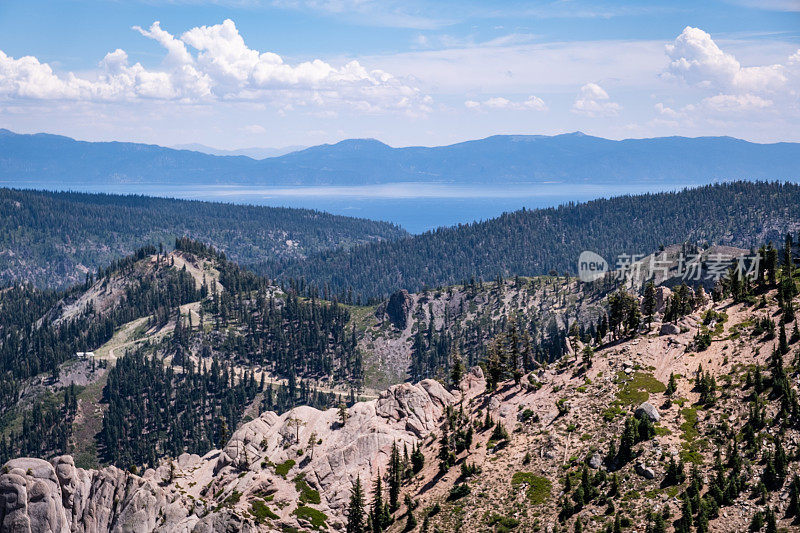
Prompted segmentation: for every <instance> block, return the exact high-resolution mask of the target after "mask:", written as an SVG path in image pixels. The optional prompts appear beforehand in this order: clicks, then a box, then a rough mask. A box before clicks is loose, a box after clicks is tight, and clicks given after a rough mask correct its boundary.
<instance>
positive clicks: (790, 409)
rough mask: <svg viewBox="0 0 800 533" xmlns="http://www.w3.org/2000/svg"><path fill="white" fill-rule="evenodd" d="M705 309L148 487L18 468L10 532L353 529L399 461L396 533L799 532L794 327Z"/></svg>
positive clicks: (284, 426)
mask: <svg viewBox="0 0 800 533" xmlns="http://www.w3.org/2000/svg"><path fill="white" fill-rule="evenodd" d="M660 296H661V298H660V299H665V298H667V297H669V296H670V295H669V293H668V291H666V292H665V290H662V291H661V293H660ZM697 296H698V297H697V298H693V299H692V300H693V302H694V304H693V305H694V309H693V310H692V311H691V312H690V313H688V314H687V315H686V316H683V317H682V318H680V319H677V320H676V321H673V322H669V323H666V322H662V321H661V319H660V318H661V317H660V316H658V315H657V316H656V319H655V321H654V322H653V324H652V325H651V326H650V327H649V328H644V329H643V330H642V331H641V332H640V334H639V335H637V336H636V337H633V338H626V339H620V340H613V339H612V338H611V337H610V336H609V338H607V339H605V342H604V344H602V345H600V346H598V347H596V350H595V351H594V353H593V354H589V355H586V354H585V353H584V352H583V351H582V348H583V347H582V345H580V344H578V345H577V346H576V348H577V350H575V351H574V352H573V353H572V354H571V355H568V356H566V357H565V358H564V359H563V360H562V361H560V362H558V363H556V364H552V365H549V366H545V367H542V368H539V369H538V370H536V371H534V372H532V373H530V374H527V375H523V376H520V377H519V379H518V380H516V381H515V380H508V381H502V382H500V383H498V384H497V386H496V387H495V388H494V389H491V390H487V385H486V379H485V377H484V373H483V372H482V371H481V370H480V369H478V368H476V369H474V370H472V371H470V372H469V373H467V375H466V376H465V378H464V379H463V380H462V381H461V383H460V387H459V388H458V389H454V390H451V391H448V390H446V388H445V387H443V386H442V385H441V384H439V383H438V382H436V381H432V380H425V381H422V382H420V383H418V384H416V385H412V384H402V385H397V386H394V387H391V388H389V389H388V390H386V391H385V392H383V393H382V394H381V395H380V397H379V398H378V399H375V400H372V401H369V402H362V403H358V404H356V405H354V406H353V407H352V408H350V409H349V410H348V411H347V416H346V417H343V416H342V414H343V413H341V412H340V411H338V410H336V409H330V410H327V411H319V410H316V409H312V408H309V407H298V408H295V409H293V410H292V411H289V412H287V413H285V414H283V415H281V416H278V415H276V414H275V413H272V412H265V413H263V414H261V415H260V416H259V417H258V418H256V419H255V420H252V421H250V422H248V423H246V424H244V425H243V426H241V427H240V428H239V429H238V430H237V431H235V432H234V433H233V435H232V436H231V439H230V440H229V442H228V443H227V445H226V446H225V447H224V449H222V450H213V451H211V452H209V453H208V454H206V455H205V456H203V457H199V456H196V455H188V454H185V455H182V456H180V457H178V458H176V459H174V460H169V459H166V460H164V461H163V462H162V464H161V466H160V467H159V468H158V469H155V470H152V469H151V470H147V471H146V472H144V473H143V474H142V475H141V476H140V475H137V474H134V473H130V472H124V471H122V470H119V469H117V468H114V467H107V468H103V469H100V470H83V469H79V468H75V467H74V466H73V462H72V460H71V458H70V457H68V456H66V457H59V458H56V459H54V460H53V461H52V462H46V461H42V460H38V459H15V460H12V461H10V462H8V463H7V464H6V465H5V466H4V467H3V468H2V475H0V498H1V499H0V529H2V531H13V532H28V531H31V532H39V531H57V532H67V531H76V532H95V531H98V532H99V531H143V532H144V531H198V532H205V531H209V532H210V531H298V530H302V531H312V530H317V531H324V530H331V531H343V530H344V528H345V523H346V520H347V517H346V514H347V513H346V511H347V504H348V500H349V497H350V490H351V487H352V485H353V483H354V482H355V481H356V479H360V480H361V482H362V484H363V485H364V487H365V492H366V495H367V504H368V505H369V502H371V501H372V500H373V497H374V489H373V482H374V480H375V479H376V478H377V477H378V476H385V475H386V471H387V465H388V463H389V454H390V453H391V450H392V446H393V445H397V446H398V448H399V449H400V450H405V451H409V452H410V451H411V450H413V449H414V448H415V447H417V446H419V447H420V450H421V452H422V454H423V455H424V457H425V461H424V466H423V467H422V468H421V469H417V471H416V472H414V473H412V474H410V475H408V476H407V478H406V479H404V481H403V484H402V488H401V490H402V494H403V495H408V499H405V501H403V500H404V499H403V498H402V497H401V498H400V501H401V503H400V505H399V507H398V508H397V509H396V510H395V511H394V512H393V513H392V516H393V521H392V523H391V524H387V528H388V530H389V531H403V530H416V531H436V530H437V529H438V530H439V531H442V532H449V531H520V532H522V531H550V532H552V531H556V530H559V531H564V530H569V531H573V530H575V529H576V528H577V527H578V526H577V523H578V522H579V523H580V527H581V528H582V529H583V530H584V531H606V530H610V531H614V530H628V531H645V530H647V531H651V532H658V531H673V530H674V531H747V530H748V529H751V528H755V529H757V528H760V527H763V528H764V529H765V530H772V531H777V530H778V528H783V529H785V530H796V529H797V526H796V523H795V522H794V521H795V520H796V519H797V517H796V513H797V510H798V499H799V498H800V494H798V493H799V492H800V490H799V489H800V487H799V486H797V485H798V484H797V483H796V482H795V481H794V476H795V475H796V474H797V473H798V462H797V460H798V458H800V432H799V431H798V425H797V416H798V406H797V381H798V371H799V370H800V368H798V365H797V357H798V356H797V353H798V352H800V350H798V347H800V344H798V342H800V335H792V334H791V333H792V330H793V329H796V325H795V323H793V322H790V323H787V324H786V325H785V328H784V329H785V330H788V333H787V334H785V335H784V334H782V333H777V332H776V330H777V329H779V328H776V325H775V324H776V322H778V323H780V321H781V320H782V319H783V316H782V315H781V314H780V312H779V305H778V301H777V293H776V291H775V290H770V291H768V292H766V293H764V295H763V296H764V297H763V299H762V298H761V297H759V299H758V301H757V302H756V304H755V305H753V304H752V302H751V304H749V305H746V304H744V303H734V302H733V301H731V300H723V301H721V302H712V301H711V300H710V299H708V298H705V297H703V296H702V295H701V294H698V295H697ZM784 308H785V306H784ZM770 321H771V325H770ZM589 362H591V364H589ZM781 376H784V377H785V378H786V379H784V380H782V378H781ZM343 419H344V424H342V420H343ZM635 420H636V421H637V422H634V421H635ZM631 427H635V428H638V429H636V430H635V432H634V433H631ZM467 433H468V434H469V436H470V437H469V439H466V438H465V436H466V435H467ZM454 438H455V440H454ZM626 439H627V442H626ZM443 442H446V443H447V444H445V445H443V444H442V443H443ZM443 446H446V450H445V451H446V453H442V447H443ZM626 448H627V449H626ZM623 449H626V453H627V455H625V454H623ZM404 464H405V459H404ZM385 497H386V495H385V494H384V498H385ZM412 515H413V516H414V518H413V519H410V518H409V517H410V516H412ZM773 525H774V529H772V527H773Z"/></svg>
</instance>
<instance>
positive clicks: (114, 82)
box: [0, 0, 800, 148]
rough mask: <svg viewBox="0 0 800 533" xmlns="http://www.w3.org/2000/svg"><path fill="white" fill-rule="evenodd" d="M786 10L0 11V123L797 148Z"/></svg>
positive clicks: (68, 4)
mask: <svg viewBox="0 0 800 533" xmlns="http://www.w3.org/2000/svg"><path fill="white" fill-rule="evenodd" d="M799 93H800V0H763V1H750V0H737V1H733V0H732V1H726V2H715V1H704V2H681V1H672V2H620V1H616V2H597V1H583V0H560V1H552V2H448V1H444V2H416V1H414V0H407V1H402V2H400V1H398V2H395V1H392V0H388V1H381V2H378V1H373V0H274V1H258V0H239V1H236V0H231V1H224V0H221V1H217V2H201V1H191V0H185V1H180V0H175V1H171V2H164V1H158V0H148V1H141V2H133V1H129V2H126V1H88V0H86V1H78V0H76V1H70V0H65V1H59V2H43V1H37V0H28V1H16V0H2V1H0V127H5V128H9V129H12V130H14V131H20V132H38V131H47V132H53V133H60V134H65V135H69V136H72V137H76V138H80V139H86V140H130V141H137V142H151V143H157V144H163V145H175V144H183V143H194V142H197V143H203V144H207V145H210V146H215V147H219V148H241V147H249V146H285V145H312V144H319V143H322V142H335V141H337V140H340V139H343V138H348V137H374V138H378V139H380V140H383V141H384V142H387V143H389V144H391V145H394V146H402V145H413V144H422V145H439V144H448V143H452V142H458V141H461V140H465V139H471V138H479V137H484V136H488V135H493V134H499V133H522V134H556V133H562V132H566V131H574V130H581V131H584V132H586V133H590V134H595V135H600V136H604V137H611V138H625V137H650V136H661V135H687V136H698V135H731V136H736V137H742V138H746V139H750V140H754V141H758V142H774V141H781V140H788V141H800V126H798V124H800V94H799Z"/></svg>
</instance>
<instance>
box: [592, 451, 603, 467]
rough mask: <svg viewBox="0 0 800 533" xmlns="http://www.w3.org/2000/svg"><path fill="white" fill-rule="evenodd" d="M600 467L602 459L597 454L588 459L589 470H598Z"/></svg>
mask: <svg viewBox="0 0 800 533" xmlns="http://www.w3.org/2000/svg"><path fill="white" fill-rule="evenodd" d="M601 466H603V457H602V456H601V455H600V454H599V453H596V454H594V455H592V456H591V457H590V458H589V468H594V469H595V470H598V469H599V468H600V467H601Z"/></svg>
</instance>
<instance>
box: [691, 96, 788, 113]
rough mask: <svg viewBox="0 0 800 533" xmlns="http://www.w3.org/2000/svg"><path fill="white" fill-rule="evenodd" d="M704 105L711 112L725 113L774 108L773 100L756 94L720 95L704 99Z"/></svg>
mask: <svg viewBox="0 0 800 533" xmlns="http://www.w3.org/2000/svg"><path fill="white" fill-rule="evenodd" d="M702 103H703V104H704V105H705V106H707V107H708V108H709V109H711V110H714V111H718V112H723V113H730V112H743V111H759V110H762V109H766V108H769V107H772V100H766V99H764V98H761V97H760V96H756V95H754V94H718V95H716V96H711V97H709V98H704V99H703V102H702Z"/></svg>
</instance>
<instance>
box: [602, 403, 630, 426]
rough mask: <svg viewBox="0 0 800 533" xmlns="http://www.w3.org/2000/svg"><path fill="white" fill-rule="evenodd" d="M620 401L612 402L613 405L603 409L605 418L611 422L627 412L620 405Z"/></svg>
mask: <svg viewBox="0 0 800 533" xmlns="http://www.w3.org/2000/svg"><path fill="white" fill-rule="evenodd" d="M620 403H621V402H620V401H619V400H614V401H613V402H611V405H610V406H608V407H607V408H606V409H605V410H604V411H603V420H605V421H606V422H611V421H612V420H614V418H616V417H618V416H621V415H623V414H625V411H624V410H623V409H622V408H621V407H620V406H619V405H620Z"/></svg>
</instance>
